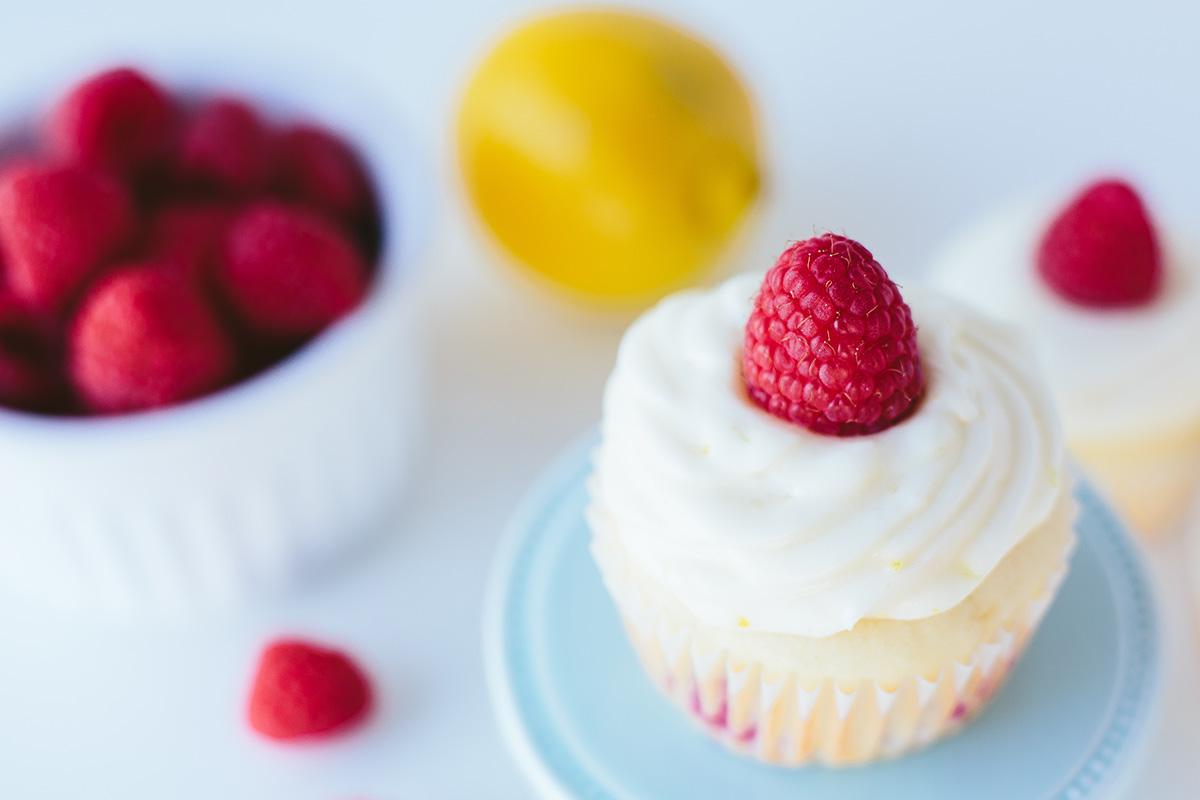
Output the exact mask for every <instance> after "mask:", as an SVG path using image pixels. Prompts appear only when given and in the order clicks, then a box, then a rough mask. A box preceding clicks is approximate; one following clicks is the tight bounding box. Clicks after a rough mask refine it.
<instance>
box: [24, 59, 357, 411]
mask: <svg viewBox="0 0 1200 800" xmlns="http://www.w3.org/2000/svg"><path fill="white" fill-rule="evenodd" d="M378 245H379V223H378V218H377V213H376V207H375V200H374V192H373V189H372V187H371V183H370V180H369V178H368V177H367V173H366V171H365V170H364V168H363V166H362V164H361V163H360V162H359V160H358V158H357V157H356V155H355V154H354V152H353V151H352V150H351V148H350V147H349V146H347V145H346V144H345V143H344V142H343V141H341V140H340V139H339V138H338V137H336V136H334V135H333V134H331V133H329V132H327V131H325V130H323V129H321V128H318V127H315V126H313V125H309V124H293V125H288V126H283V127H278V128H277V127H275V126H273V125H272V124H271V123H269V122H268V121H267V120H266V119H264V118H263V116H262V115H260V114H259V112H258V111H256V110H255V109H254V108H253V107H252V106H250V105H249V104H247V103H245V102H243V101H241V100H238V99H236V98H229V97H216V98H207V99H200V100H199V101H196V102H192V101H184V100H183V99H181V98H178V97H173V96H172V95H170V94H169V93H167V92H166V91H165V90H164V89H163V88H162V87H160V86H158V85H157V84H155V83H154V82H153V81H151V80H150V79H149V78H147V77H146V76H144V75H142V74H140V73H138V72H136V71H134V70H132V69H114V70H111V71H108V72H105V73H102V74H100V75H96V76H94V77H92V78H90V79H88V80H86V81H84V82H83V83H81V84H79V85H78V86H76V87H75V88H74V89H72V90H71V91H70V92H69V93H68V94H67V95H66V96H65V97H63V98H62V99H61V100H60V101H59V102H58V103H57V105H56V106H55V107H54V108H53V109H52V111H51V112H50V114H49V115H48V117H47V119H46V120H45V123H44V125H43V126H42V130H41V135H40V137H39V140H38V143H37V145H36V147H35V148H34V149H33V150H32V152H27V153H22V154H20V155H18V156H16V157H14V158H12V159H10V161H9V162H8V163H7V164H6V165H5V166H4V167H3V169H0V405H5V406H9V407H12V408H18V409H23V410H29V411H36V412H42V413H59V414H78V413H84V414H86V413H95V414H105V413H116V412H125V411H135V410H140V409H148V408H156V407H161V406H168V405H172V404H175V403H180V402H183V401H185V400H189V399H191V398H194V397H198V396H200V395H203V394H207V393H209V392H212V391H214V390H217V389H219V388H221V387H223V386H226V385H228V384H230V383H233V382H235V381H238V380H241V379H244V378H246V377H248V376H250V375H252V374H254V373H256V372H258V371H261V370H262V369H264V368H265V367H267V366H269V365H270V364H272V363H274V362H276V361H278V360H280V359H282V358H284V357H286V356H287V355H288V354H290V353H291V352H293V351H294V350H295V349H296V348H298V347H300V346H301V345H303V344H304V343H305V342H306V341H308V340H309V339H311V338H312V337H313V336H315V335H316V334H317V333H319V332H320V331H321V330H322V329H324V328H325V327H326V326H328V325H329V324H331V323H332V322H334V321H335V320H337V319H338V318H339V317H341V316H342V315H344V314H346V313H347V312H348V311H350V310H351V309H353V308H354V307H355V306H356V305H357V304H358V303H359V302H360V301H361V300H362V298H363V296H364V294H365V293H366V291H367V285H368V283H369V280H370V275H371V269H372V265H373V262H374V259H375V257H376V255H377V250H378Z"/></svg>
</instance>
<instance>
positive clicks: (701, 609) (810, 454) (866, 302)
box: [588, 234, 1075, 765]
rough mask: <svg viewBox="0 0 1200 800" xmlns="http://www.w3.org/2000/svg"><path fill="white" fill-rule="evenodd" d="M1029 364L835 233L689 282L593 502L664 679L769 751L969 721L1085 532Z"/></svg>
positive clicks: (636, 354)
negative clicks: (693, 285)
mask: <svg viewBox="0 0 1200 800" xmlns="http://www.w3.org/2000/svg"><path fill="white" fill-rule="evenodd" d="M905 299H907V300H908V301H909V304H911V312H910V305H909V304H906V303H905ZM1033 361H1034V359H1033V358H1032V357H1031V355H1030V354H1029V352H1028V351H1027V350H1026V349H1025V348H1024V347H1022V346H1020V345H1019V344H1017V343H1016V341H1015V337H1014V336H1013V334H1012V333H1011V332H1010V331H1009V330H1008V329H1007V328H1006V327H1003V326H1001V325H999V324H996V323H994V322H990V321H987V320H985V319H983V318H981V317H979V316H977V315H976V314H975V313H973V312H971V311H969V310H967V309H966V308H965V307H961V306H959V305H957V304H955V303H953V302H950V301H947V300H944V299H942V298H939V297H935V296H928V295H925V294H918V293H917V292H913V291H908V292H906V297H905V298H904V299H902V298H901V296H900V293H899V291H898V289H897V288H896V286H895V284H893V283H892V282H891V281H890V280H889V279H888V277H887V275H886V274H885V273H884V271H883V269H882V268H881V267H880V266H879V264H878V263H877V262H876V261H874V260H873V259H872V257H871V254H870V253H869V252H867V250H866V249H865V248H864V247H862V245H860V244H858V243H856V242H853V241H851V240H849V239H846V238H844V237H840V236H834V235H830V234H827V235H825V236H821V237H818V238H814V239H810V240H807V241H803V242H797V243H794V244H792V245H791V246H790V247H789V248H788V249H787V251H785V252H784V254H783V255H782V256H781V257H780V259H779V261H778V262H777V263H776V264H775V266H774V267H772V268H771V270H770V271H769V272H768V273H767V276H766V280H765V281H763V280H762V277H761V276H757V275H744V276H739V277H736V278H733V279H732V280H730V281H728V282H727V283H725V284H724V285H723V286H721V287H719V288H717V289H716V290H713V291H708V292H701V291H686V292H681V293H679V294H676V295H674V296H672V297H669V298H667V299H666V300H664V301H663V302H661V303H660V304H659V305H658V306H656V307H655V308H654V309H652V310H651V311H649V312H648V313H647V314H645V315H644V316H643V317H642V318H641V319H639V320H638V321H637V322H635V323H634V325H633V326H632V327H631V328H630V329H629V331H628V332H627V333H626V335H625V337H624V339H623V341H622V343H621V347H620V350H619V353H618V356H617V363H616V367H615V369H614V370H613V373H612V376H611V377H610V378H609V381H608V385H607V388H606V390H605V395H604V416H603V425H602V441H601V445H600V446H599V448H598V450H597V452H596V454H595V472H594V476H593V480H592V484H591V504H590V507H589V510H588V519H589V524H590V526H591V530H592V534H593V542H592V550H593V554H594V556H595V558H596V561H597V563H598V565H599V566H600V569H601V572H602V573H603V577H604V581H605V584H606V586H607V587H608V589H609V591H610V593H611V594H612V596H613V598H614V600H615V601H616V604H617V606H618V609H619V611H620V613H621V616H622V617H623V620H624V622H625V626H626V630H627V632H628V634H629V637H630V640H631V641H632V643H633V645H634V648H635V649H636V651H637V653H638V655H639V657H640V659H641V661H642V663H643V665H644V666H645V668H646V671H647V672H648V673H649V675H650V676H651V677H652V678H653V680H654V681H655V683H656V684H657V685H658V686H659V687H660V688H661V689H662V690H663V692H665V693H666V694H667V696H669V697H670V698H671V699H672V700H673V701H674V702H675V703H676V704H677V705H679V706H680V707H682V708H683V709H684V710H685V711H686V712H687V713H688V714H689V715H690V716H691V718H692V719H694V720H695V721H697V722H698V723H699V724H700V725H702V726H703V728H704V729H705V730H707V731H708V732H710V733H711V734H712V735H713V736H715V737H716V738H718V739H719V740H720V741H721V742H723V743H724V744H726V745H727V746H729V747H731V748H733V749H734V750H737V751H739V752H742V753H745V754H747V755H751V756H753V757H755V758H757V759H760V760H762V761H766V762H771V763H775V764H782V765H802V764H806V763H810V762H814V761H815V762H825V763H831V764H847V763H856V762H863V761H867V760H871V759H876V758H881V757H890V756H895V755H898V754H900V753H903V752H906V751H909V750H912V749H914V748H916V747H919V746H922V745H924V744H927V743H929V742H932V741H934V740H935V739H937V738H939V737H941V736H943V735H946V734H948V733H950V732H952V731H954V730H956V729H957V728H959V727H960V726H961V725H962V724H963V723H964V721H966V720H967V719H968V718H969V717H970V716H971V715H972V714H973V713H975V712H976V711H977V710H978V709H979V708H980V707H982V706H983V705H984V704H985V703H986V702H987V700H988V699H989V697H991V696H992V695H993V693H994V692H995V691H996V689H997V688H998V687H999V685H1000V684H1001V683H1002V682H1003V680H1004V679H1005V677H1006V676H1007V675H1008V673H1009V671H1010V669H1011V668H1012V665H1013V663H1014V661H1015V660H1016V659H1017V657H1018V656H1019V654H1020V653H1021V651H1022V649H1023V648H1024V646H1025V644H1026V643H1027V642H1028V640H1029V637H1030V635H1031V634H1032V633H1033V631H1034V630H1035V629H1036V627H1037V625H1038V624H1039V622H1040V620H1041V618H1042V615H1043V614H1044V612H1045V610H1046V608H1047V606H1048V605H1049V603H1050V601H1051V599H1052V598H1053V596H1054V593H1055V591H1056V589H1057V587H1058V585H1059V583H1060V581H1061V579H1062V577H1063V575H1064V573H1065V570H1066V566H1067V559H1068V557H1069V554H1070V550H1071V548H1072V546H1073V543H1074V536H1073V533H1072V522H1073V517H1074V513H1075V505H1074V502H1073V500H1072V498H1071V493H1070V480H1069V476H1068V475H1067V473H1066V471H1065V456H1064V445H1063V442H1062V437H1061V434H1060V430H1059V423H1058V420H1057V417H1056V414H1055V410H1054V407H1053V404H1052V402H1051V400H1050V398H1049V396H1048V394H1047V393H1046V392H1045V391H1044V390H1043V388H1042V384H1041V382H1040V380H1039V378H1038V377H1037V374H1036V369H1035V365H1034V363H1033Z"/></svg>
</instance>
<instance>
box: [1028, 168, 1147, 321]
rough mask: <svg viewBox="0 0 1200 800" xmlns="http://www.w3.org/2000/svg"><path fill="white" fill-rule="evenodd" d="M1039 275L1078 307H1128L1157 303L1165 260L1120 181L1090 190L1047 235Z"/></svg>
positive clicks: (1137, 202)
mask: <svg viewBox="0 0 1200 800" xmlns="http://www.w3.org/2000/svg"><path fill="white" fill-rule="evenodd" d="M1037 269H1038V273H1039V274H1040V275H1041V276H1042V278H1043V280H1045V281H1046V283H1048V284H1049V285H1050V287H1051V288H1052V289H1054V291H1055V292H1057V293H1058V294H1059V295H1060V296H1061V297H1063V299H1065V300H1069V301H1071V302H1073V303H1078V304H1079V305H1083V306H1092V307H1096V308H1106V307H1107V308H1113V307H1122V306H1124V307H1128V306H1139V305H1143V304H1145V303H1148V302H1150V301H1151V300H1152V299H1154V296H1155V295H1156V294H1157V293H1158V288H1159V285H1160V284H1161V283H1162V259H1161V257H1160V255H1159V248H1158V237H1157V236H1156V235H1155V232H1154V226H1153V225H1152V224H1151V223H1150V219H1149V217H1148V215H1147V214H1146V209H1145V207H1144V206H1143V205H1142V201H1141V198H1139V197H1138V195H1137V192H1135V191H1134V190H1133V188H1132V187H1130V186H1129V184H1127V183H1124V182H1123V181H1118V180H1104V181H1099V182H1097V183H1094V184H1092V185H1091V186H1089V187H1087V188H1086V189H1085V190H1084V191H1083V192H1082V193H1081V194H1080V195H1079V196H1078V197H1076V198H1075V199H1074V200H1072V201H1071V204H1070V205H1069V206H1067V207H1066V209H1065V210H1063V212H1062V213H1061V214H1059V215H1058V218H1057V219H1055V220H1054V222H1053V223H1052V224H1051V225H1050V228H1049V230H1047V231H1046V234H1045V236H1044V237H1043V238H1042V242H1041V245H1040V246H1039V248H1038V252H1037Z"/></svg>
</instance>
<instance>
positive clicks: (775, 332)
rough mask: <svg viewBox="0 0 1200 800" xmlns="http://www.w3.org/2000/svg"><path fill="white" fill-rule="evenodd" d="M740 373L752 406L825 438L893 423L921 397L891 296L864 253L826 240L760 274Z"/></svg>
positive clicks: (801, 247)
mask: <svg viewBox="0 0 1200 800" xmlns="http://www.w3.org/2000/svg"><path fill="white" fill-rule="evenodd" d="M742 368H743V371H744V374H745V378H746V386H747V389H748V391H749V393H750V397H751V398H752V399H753V400H754V402H756V403H757V404H758V405H759V406H761V407H762V408H764V409H766V410H767V411H769V412H770V413H772V414H774V415H775V416H777V417H780V418H782V419H785V420H788V421H790V422H794V423H797V424H800V425H803V426H805V427H807V428H809V429H811V430H813V431H815V432H816V433H821V434H828V435H834V436H858V435H862V434H869V433H875V432H877V431H881V430H883V429H885V428H887V427H889V426H891V425H893V424H895V423H897V422H899V421H901V420H902V419H904V418H905V417H906V416H908V414H909V413H910V412H911V411H912V410H913V408H914V407H915V406H916V404H917V402H918V401H919V400H920V398H921V395H922V393H923V390H924V379H923V376H922V372H921V358H920V354H919V352H918V350H917V336H916V326H915V325H914V324H913V321H912V312H911V311H910V310H909V307H908V305H907V304H906V303H905V302H904V300H903V299H902V298H901V297H900V290H899V289H898V288H897V287H896V284H894V283H893V282H892V281H891V279H890V278H888V275H887V273H886V272H884V270H883V267H881V266H880V265H879V262H877V261H876V260H875V259H874V258H873V257H872V256H871V253H870V251H868V250H867V249H866V248H865V247H863V246H862V245H861V244H859V243H858V242H856V241H854V240H853V239H849V238H847V237H845V236H838V235H836V234H832V233H827V234H824V235H823V236H817V237H814V238H812V239H807V240H804V241H800V242H795V243H793V244H792V245H790V246H789V247H788V248H787V249H786V250H785V251H784V252H783V254H782V255H781V256H780V257H779V260H778V261H776V262H775V265H774V266H773V267H771V269H770V270H768V272H767V276H766V279H765V280H764V281H763V284H762V288H761V289H760V290H759V293H758V296H757V297H756V298H755V301H754V308H753V310H752V311H751V313H750V320H749V321H748V322H747V324H746V336H745V344H744V348H743V354H742Z"/></svg>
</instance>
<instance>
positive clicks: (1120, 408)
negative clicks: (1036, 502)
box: [934, 180, 1200, 535]
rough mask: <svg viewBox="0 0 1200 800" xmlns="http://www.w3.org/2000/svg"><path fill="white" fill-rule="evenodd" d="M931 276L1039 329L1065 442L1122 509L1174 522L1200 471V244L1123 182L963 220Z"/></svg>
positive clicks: (1146, 529)
mask: <svg viewBox="0 0 1200 800" xmlns="http://www.w3.org/2000/svg"><path fill="white" fill-rule="evenodd" d="M934 283H935V284H936V285H937V286H939V288H941V289H943V290H945V291H947V292H948V293H950V294H952V295H954V296H956V297H958V298H960V299H962V300H964V301H966V302H968V303H970V304H972V305H974V306H976V307H977V308H979V309H981V310H982V311H984V312H985V313H987V314H989V315H992V316H995V317H997V318H999V319H1002V320H1005V321H1008V322H1011V323H1013V324H1016V325H1017V326H1019V327H1021V328H1022V329H1023V330H1025V332H1026V333H1027V334H1029V336H1030V337H1031V338H1032V339H1033V340H1034V341H1036V342H1037V343H1038V355H1039V357H1041V359H1042V360H1043V365H1044V367H1045V370H1046V374H1047V377H1048V379H1049V382H1050V386H1051V390H1052V392H1053V394H1054V397H1055V400H1056V401H1057V403H1058V406H1059V409H1060V411H1061V413H1062V417H1063V425H1064V427H1065V430H1066V437H1067V444H1068V446H1069V447H1070V449H1071V451H1072V453H1073V454H1074V455H1075V456H1076V457H1077V458H1078V459H1079V460H1080V461H1081V462H1082V463H1083V465H1084V467H1085V468H1086V469H1087V470H1088V472H1090V473H1091V474H1092V475H1094V476H1095V478H1096V480H1097V481H1098V482H1099V483H1100V484H1101V486H1102V488H1103V489H1104V490H1105V491H1106V492H1107V493H1108V494H1109V496H1110V497H1111V498H1112V500H1113V501H1114V503H1115V505H1116V506H1117V508H1118V510H1119V511H1120V512H1121V513H1122V515H1123V516H1124V517H1125V518H1126V519H1127V521H1128V522H1129V523H1130V524H1131V525H1132V526H1133V527H1134V528H1136V529H1137V530H1139V531H1141V532H1142V533H1144V534H1148V535H1155V534H1158V533H1161V532H1163V531H1164V530H1169V529H1171V527H1172V526H1173V524H1174V523H1176V522H1177V521H1178V519H1179V517H1180V515H1181V512H1183V511H1184V510H1185V509H1186V508H1187V505H1188V502H1189V498H1190V496H1191V494H1192V491H1193V489H1194V487H1195V485H1196V480H1197V475H1198V473H1200V347H1198V346H1197V345H1198V344H1200V251H1198V250H1197V248H1196V246H1195V245H1193V244H1192V243H1190V242H1188V241H1187V240H1186V239H1184V238H1182V237H1180V236H1178V235H1177V234H1176V233H1175V232H1174V231H1171V230H1167V229H1164V228H1160V227H1157V226H1155V224H1154V223H1153V222H1152V221H1151V219H1150V217H1149V215H1148V214H1147V212H1146V209H1145V207H1144V206H1143V204H1142V201H1141V199H1140V198H1139V197H1138V195H1137V194H1136V192H1135V191H1134V190H1133V189H1132V188H1131V187H1129V186H1128V185H1127V184H1125V183H1122V182H1119V181H1111V180H1109V181H1101V182H1098V183H1095V184H1093V185H1091V186H1089V187H1087V188H1086V189H1085V190H1084V191H1083V192H1082V193H1081V194H1079V195H1078V196H1077V197H1075V198H1074V199H1072V200H1071V202H1070V203H1069V204H1068V205H1067V206H1066V207H1065V208H1059V207H1055V205H1054V204H1053V203H1050V202H1043V203H1025V204H1023V205H1019V206H1016V207H1014V208H1010V209H1007V210H1004V211H1002V212H1000V213H998V214H996V215H995V216H993V217H991V218H988V219H985V220H984V221H983V222H981V223H980V224H978V225H976V226H975V227H973V228H971V229H969V230H967V231H965V232H964V233H963V235H962V236H960V237H959V238H958V239H957V240H956V241H954V242H953V243H951V244H950V246H949V247H948V248H947V249H946V250H945V251H944V252H943V254H942V255H941V257H940V258H939V259H938V261H937V263H936V264H935V266H934Z"/></svg>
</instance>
